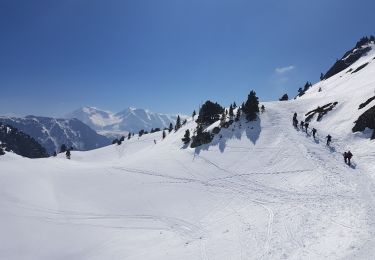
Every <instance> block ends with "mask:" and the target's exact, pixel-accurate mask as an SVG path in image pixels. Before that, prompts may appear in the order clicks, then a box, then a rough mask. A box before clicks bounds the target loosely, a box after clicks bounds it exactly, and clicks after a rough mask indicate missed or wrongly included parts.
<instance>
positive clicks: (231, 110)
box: [229, 105, 234, 119]
mask: <svg viewBox="0 0 375 260" xmlns="http://www.w3.org/2000/svg"><path fill="white" fill-rule="evenodd" d="M233 117H234V113H233V106H232V105H230V106H229V118H230V119H233Z"/></svg>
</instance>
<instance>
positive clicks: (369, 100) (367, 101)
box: [358, 96, 375, 109]
mask: <svg viewBox="0 0 375 260" xmlns="http://www.w3.org/2000/svg"><path fill="white" fill-rule="evenodd" d="M374 99H375V96H373V97H370V98H369V99H367V100H366V101H365V102H363V103H362V104H360V105H359V107H358V109H362V108H364V107H365V106H367V105H368V104H370V103H371V101H373V100H374Z"/></svg>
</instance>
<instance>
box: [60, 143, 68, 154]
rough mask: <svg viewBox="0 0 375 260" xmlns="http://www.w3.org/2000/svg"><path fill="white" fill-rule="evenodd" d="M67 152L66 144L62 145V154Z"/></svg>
mask: <svg viewBox="0 0 375 260" xmlns="http://www.w3.org/2000/svg"><path fill="white" fill-rule="evenodd" d="M66 151H67V147H66V145H65V144H62V145H61V147H60V153H65V152H66Z"/></svg>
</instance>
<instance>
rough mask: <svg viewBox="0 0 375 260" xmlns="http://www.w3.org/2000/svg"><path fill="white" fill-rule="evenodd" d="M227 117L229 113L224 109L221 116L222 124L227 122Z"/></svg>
mask: <svg viewBox="0 0 375 260" xmlns="http://www.w3.org/2000/svg"><path fill="white" fill-rule="evenodd" d="M226 119H227V115H226V113H225V112H224V111H223V113H222V114H221V117H220V126H223V125H224V124H225V121H226Z"/></svg>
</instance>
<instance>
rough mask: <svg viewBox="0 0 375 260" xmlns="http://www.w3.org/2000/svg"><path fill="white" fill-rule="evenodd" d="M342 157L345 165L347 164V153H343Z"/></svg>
mask: <svg viewBox="0 0 375 260" xmlns="http://www.w3.org/2000/svg"><path fill="white" fill-rule="evenodd" d="M343 156H344V161H345V163H348V153H347V152H344V153H343Z"/></svg>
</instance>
